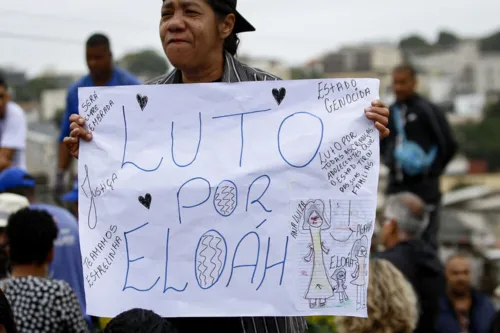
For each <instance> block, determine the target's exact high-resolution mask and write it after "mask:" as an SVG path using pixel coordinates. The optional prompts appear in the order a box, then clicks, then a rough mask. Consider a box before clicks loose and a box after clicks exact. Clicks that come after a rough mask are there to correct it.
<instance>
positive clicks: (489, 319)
mask: <svg viewBox="0 0 500 333" xmlns="http://www.w3.org/2000/svg"><path fill="white" fill-rule="evenodd" d="M446 282H447V293H446V295H445V296H443V297H442V299H441V308H440V311H439V317H438V321H437V331H438V332H439V333H489V332H490V330H491V326H492V324H493V320H494V318H495V307H494V305H493V302H492V300H491V299H490V298H489V297H488V296H486V295H484V294H482V293H480V292H478V291H476V290H474V288H472V285H471V262H470V260H469V258H468V257H467V256H466V255H464V254H460V253H458V254H455V255H452V256H450V257H449V258H448V260H447V261H446Z"/></svg>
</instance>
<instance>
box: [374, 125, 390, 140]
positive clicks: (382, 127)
mask: <svg viewBox="0 0 500 333" xmlns="http://www.w3.org/2000/svg"><path fill="white" fill-rule="evenodd" d="M375 128H376V129H377V130H378V131H379V133H380V138H381V139H385V138H386V137H388V136H389V134H390V133H391V131H390V130H389V129H388V128H387V127H385V125H383V124H381V123H379V122H375Z"/></svg>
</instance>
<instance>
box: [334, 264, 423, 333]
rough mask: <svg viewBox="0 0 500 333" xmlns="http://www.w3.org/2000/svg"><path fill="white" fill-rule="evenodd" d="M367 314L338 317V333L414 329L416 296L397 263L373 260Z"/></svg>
mask: <svg viewBox="0 0 500 333" xmlns="http://www.w3.org/2000/svg"><path fill="white" fill-rule="evenodd" d="M367 303H368V304H367V305H368V318H358V317H337V318H335V325H336V327H337V329H338V332H339V333H411V332H413V330H414V329H415V327H416V326H417V320H418V308H417V296H416V295H415V292H414V291H413V288H412V286H411V285H410V283H409V282H408V281H406V279H405V278H404V276H403V274H401V273H400V272H399V271H398V270H397V268H396V267H394V265H392V264H391V263H390V262H389V261H387V260H383V259H374V260H371V261H370V279H369V282H368V302H367Z"/></svg>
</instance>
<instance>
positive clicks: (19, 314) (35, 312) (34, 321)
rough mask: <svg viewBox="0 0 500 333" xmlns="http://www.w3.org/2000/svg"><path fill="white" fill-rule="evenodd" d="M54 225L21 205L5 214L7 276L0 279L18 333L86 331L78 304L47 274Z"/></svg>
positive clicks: (44, 215)
mask: <svg viewBox="0 0 500 333" xmlns="http://www.w3.org/2000/svg"><path fill="white" fill-rule="evenodd" d="M56 238H57V226H56V224H55V222H54V220H53V219H52V217H51V216H50V215H49V214H48V213H46V212H44V211H38V210H30V209H28V208H24V209H22V210H20V211H18V212H16V213H14V214H12V215H11V216H10V217H9V221H8V225H7V239H8V241H9V252H10V260H11V265H12V274H11V277H10V278H8V279H5V280H2V281H0V288H1V289H2V290H3V292H4V293H5V296H6V297H7V299H8V300H9V301H10V304H11V306H12V311H13V313H14V318H15V320H16V324H17V327H18V330H19V332H22V333H32V332H33V333H34V332H37V333H44V332H47V333H63V332H72V333H79V332H81V333H86V332H87V331H88V329H87V324H86V323H85V320H84V319H83V314H82V310H81V308H80V303H79V302H78V299H77V298H76V295H75V293H74V292H73V290H72V289H71V287H70V286H69V285H68V284H67V283H66V282H64V281H56V280H51V279H49V278H48V277H47V275H48V269H49V264H50V262H51V261H52V258H53V256H54V241H55V239H56Z"/></svg>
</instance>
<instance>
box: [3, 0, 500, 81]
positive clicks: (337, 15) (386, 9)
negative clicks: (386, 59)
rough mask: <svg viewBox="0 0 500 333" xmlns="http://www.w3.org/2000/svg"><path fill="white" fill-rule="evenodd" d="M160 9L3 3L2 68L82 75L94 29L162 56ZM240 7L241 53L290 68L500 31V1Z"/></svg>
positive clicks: (121, 3)
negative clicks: (321, 57) (247, 29)
mask: <svg viewBox="0 0 500 333" xmlns="http://www.w3.org/2000/svg"><path fill="white" fill-rule="evenodd" d="M160 7H161V1H160V0H25V1H18V0H17V1H14V0H0V43H1V44H0V67H2V66H14V67H16V68H19V69H24V70H27V71H28V73H29V74H30V75H33V74H36V73H38V72H40V71H41V70H44V69H47V68H53V69H56V70H57V71H60V72H78V73H84V72H85V70H86V68H85V63H84V57H83V55H84V53H83V50H84V48H83V43H84V41H85V40H86V38H87V37H88V36H89V34H91V33H92V32H95V31H102V32H105V33H107V34H108V35H109V36H110V37H111V38H112V43H113V49H114V53H115V55H116V56H121V55H123V54H124V53H126V52H127V51H131V50H135V49H139V48H150V47H152V48H156V49H157V50H159V51H160V52H161V45H160V40H159V37H158V22H159V18H160ZM238 9H239V11H240V12H241V13H242V14H243V15H244V16H246V18H247V19H248V20H249V21H250V22H252V23H253V24H254V26H255V27H256V28H257V31H256V32H252V33H247V34H242V36H241V37H242V44H241V49H240V50H241V51H240V53H241V54H245V55H253V56H270V57H274V58H278V59H281V60H283V61H285V62H286V63H288V64H300V63H303V62H306V61H307V60H309V59H311V58H314V57H315V56H317V55H318V54H321V53H324V52H325V51H328V50H333V49H335V48H338V47H339V46H342V45H345V44H355V43H359V42H367V41H378V40H383V41H397V40H398V39H399V38H400V37H401V36H405V35H408V34H410V33H418V34H421V35H423V36H425V37H427V38H429V39H431V40H434V39H435V38H436V35H437V32H438V31H440V30H441V29H449V30H453V31H455V32H457V33H458V34H460V35H462V36H466V37H475V36H479V35H484V34H489V33H491V32H493V31H495V30H496V29H500V21H499V19H498V14H499V13H500V1H499V0H378V1H372V0H344V1H339V0H308V1H304V0H301V1H299V0H239V1H238ZM7 36H17V37H16V38H11V37H9V38H7ZM21 36H22V38H21ZM28 36H33V37H28ZM47 38H50V39H57V40H58V41H57V42H54V41H49V40H47Z"/></svg>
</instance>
